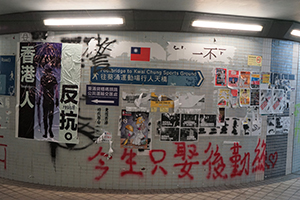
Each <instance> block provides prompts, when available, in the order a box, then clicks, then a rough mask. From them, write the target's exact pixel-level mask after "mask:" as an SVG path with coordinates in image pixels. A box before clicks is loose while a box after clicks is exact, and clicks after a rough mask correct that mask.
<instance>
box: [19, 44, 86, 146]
mask: <svg viewBox="0 0 300 200" xmlns="http://www.w3.org/2000/svg"><path fill="white" fill-rule="evenodd" d="M81 54H82V47H81V45H78V44H61V43H20V71H19V74H20V80H18V81H19V82H18V84H19V92H20V93H19V94H18V95H19V98H18V103H17V105H18V107H17V119H18V120H17V129H16V135H17V136H18V137H22V138H29V139H37V140H51V141H57V142H64V143H75V144H76V143H78V137H77V124H78V103H79V85H80V71H81V61H80V58H81ZM71 69H72V70H71Z"/></svg>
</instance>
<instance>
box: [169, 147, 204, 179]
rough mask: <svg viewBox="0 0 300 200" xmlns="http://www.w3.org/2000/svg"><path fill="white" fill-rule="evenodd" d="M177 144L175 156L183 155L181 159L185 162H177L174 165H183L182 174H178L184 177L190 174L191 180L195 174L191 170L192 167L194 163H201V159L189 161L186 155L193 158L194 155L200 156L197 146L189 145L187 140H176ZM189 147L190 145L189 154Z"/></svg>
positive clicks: (179, 176)
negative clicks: (186, 142)
mask: <svg viewBox="0 0 300 200" xmlns="http://www.w3.org/2000/svg"><path fill="white" fill-rule="evenodd" d="M174 144H175V145H177V149H176V153H175V154H174V158H176V157H181V160H183V161H184V162H183V163H175V164H174V165H173V166H174V167H178V166H182V168H181V170H180V172H181V173H182V174H179V175H178V178H184V177H185V176H188V177H189V178H190V179H191V180H193V179H194V176H192V175H191V174H190V171H191V169H192V166H193V165H199V161H195V162H189V161H188V160H187V159H186V157H187V158H188V159H189V160H191V159H192V158H193V157H194V156H198V155H199V154H198V152H197V147H196V145H195V144H190V145H187V146H186V144H185V142H175V143H174ZM187 147H188V153H189V154H188V155H187V152H186V151H187Z"/></svg>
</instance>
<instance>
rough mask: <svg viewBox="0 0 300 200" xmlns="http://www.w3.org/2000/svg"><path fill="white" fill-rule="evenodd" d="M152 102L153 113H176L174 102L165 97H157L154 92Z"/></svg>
mask: <svg viewBox="0 0 300 200" xmlns="http://www.w3.org/2000/svg"><path fill="white" fill-rule="evenodd" d="M150 100H151V101H150V107H151V112H161V113H167V112H173V111H174V101H173V100H172V99H170V98H169V97H167V96H165V95H160V96H157V95H156V94H155V93H154V92H152V93H151V97H150Z"/></svg>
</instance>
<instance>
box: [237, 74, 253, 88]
mask: <svg viewBox="0 0 300 200" xmlns="http://www.w3.org/2000/svg"><path fill="white" fill-rule="evenodd" d="M250 75H251V73H250V72H246V71H240V80H239V85H240V88H250Z"/></svg>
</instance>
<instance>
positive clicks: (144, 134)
mask: <svg viewBox="0 0 300 200" xmlns="http://www.w3.org/2000/svg"><path fill="white" fill-rule="evenodd" d="M120 126H121V127H120V129H119V130H120V132H121V134H120V135H121V141H120V144H121V148H134V149H147V144H148V134H149V113H148V112H129V111H126V110H122V121H121V125H120Z"/></svg>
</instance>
